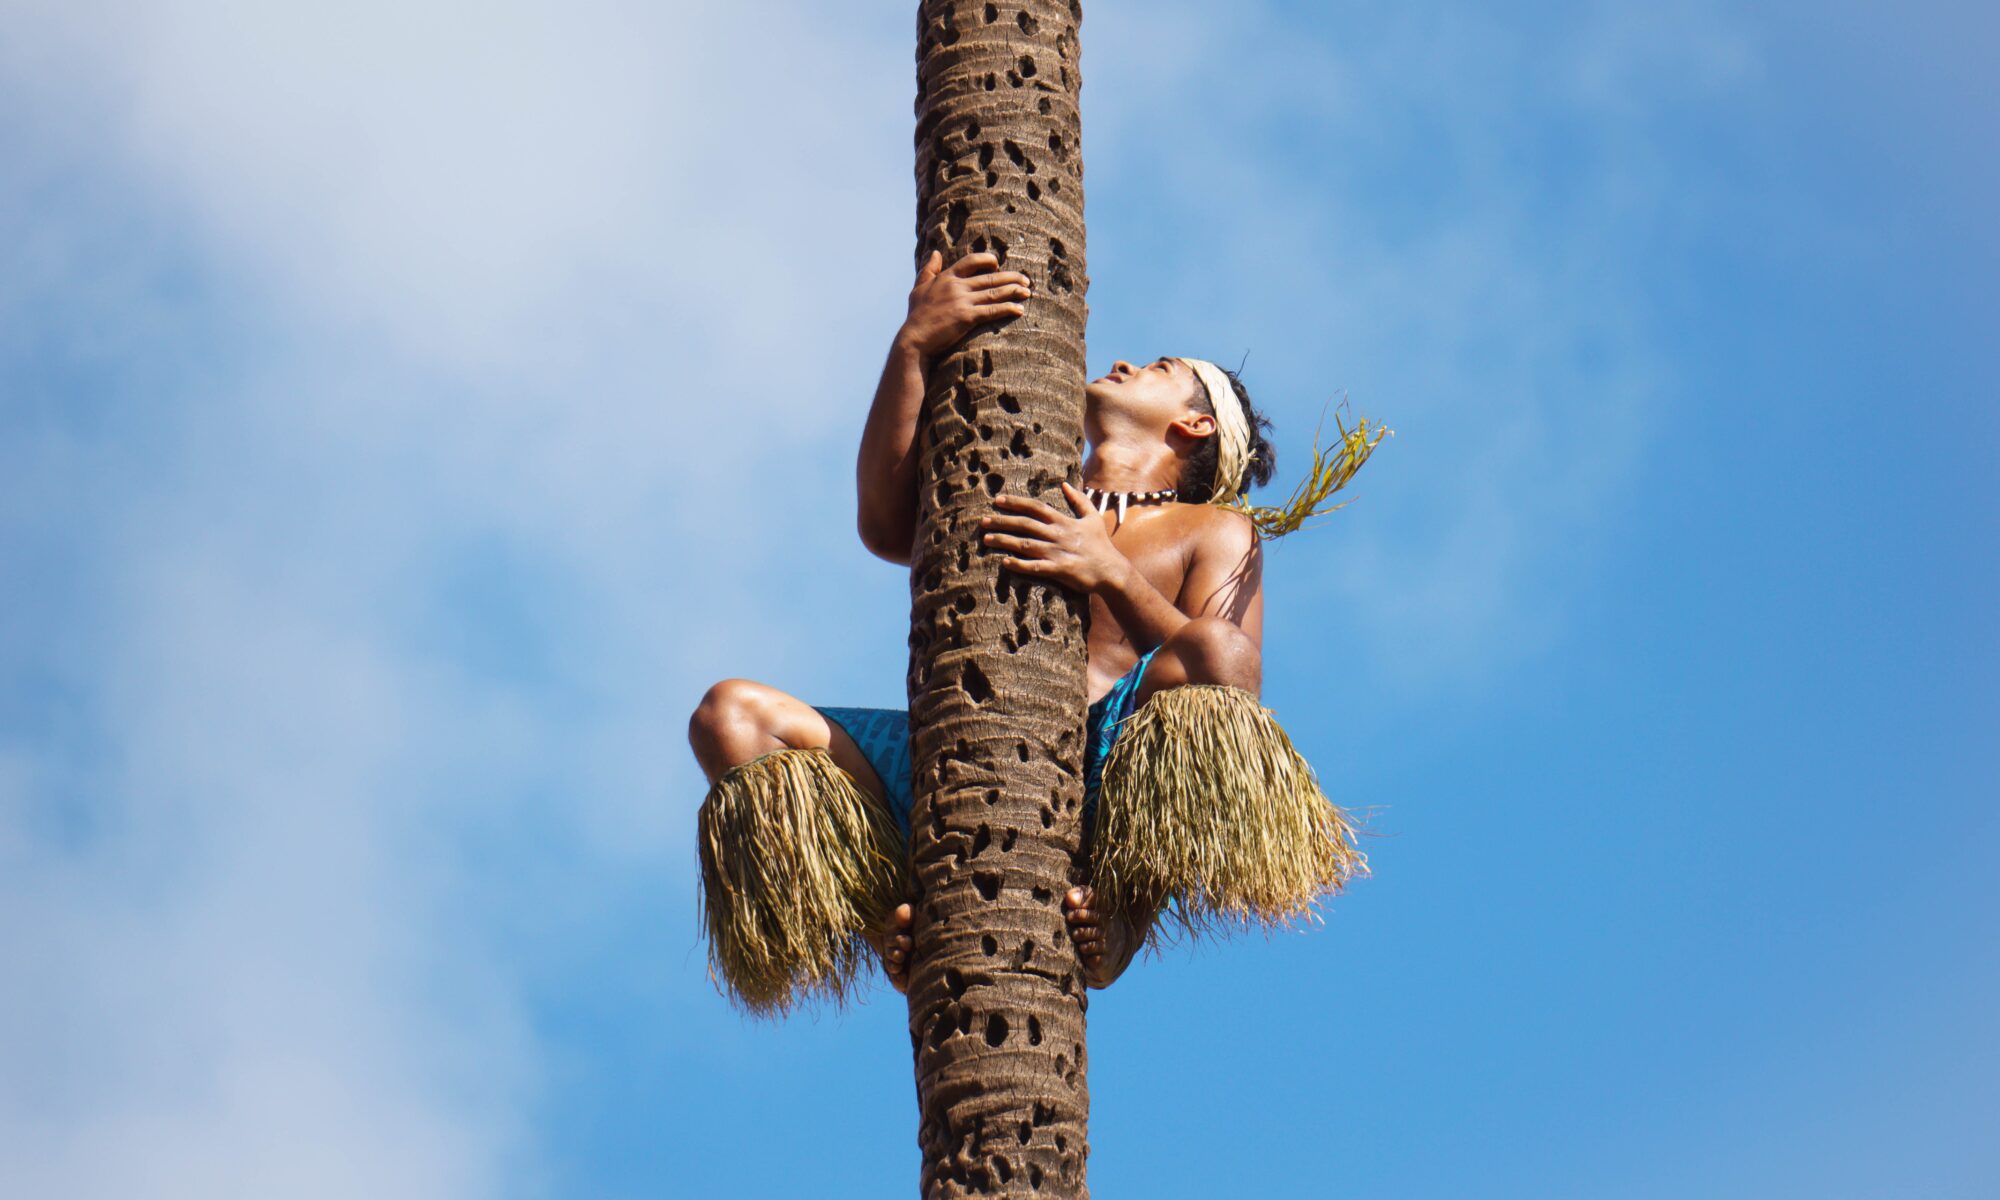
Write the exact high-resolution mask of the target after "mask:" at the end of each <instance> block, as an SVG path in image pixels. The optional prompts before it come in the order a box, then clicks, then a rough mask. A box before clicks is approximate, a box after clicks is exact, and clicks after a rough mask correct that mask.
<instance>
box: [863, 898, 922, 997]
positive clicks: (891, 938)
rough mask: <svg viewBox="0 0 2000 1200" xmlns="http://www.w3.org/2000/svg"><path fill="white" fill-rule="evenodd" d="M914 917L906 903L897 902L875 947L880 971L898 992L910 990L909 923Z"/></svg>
mask: <svg viewBox="0 0 2000 1200" xmlns="http://www.w3.org/2000/svg"><path fill="white" fill-rule="evenodd" d="M915 918H916V913H914V912H913V911H911V909H910V906H909V905H907V904H898V905H897V906H896V911H895V912H892V913H890V914H889V924H888V926H887V927H886V928H884V929H883V930H882V933H881V935H880V938H879V940H877V939H870V940H872V941H874V942H875V949H877V950H878V951H880V952H881V954H882V972H883V973H884V974H886V975H887V976H888V977H889V984H890V986H892V987H894V988H895V989H896V990H897V991H899V992H907V991H909V990H910V948H911V947H912V946H913V945H915V943H914V942H912V941H911V940H910V923H911V921H913V920H914V919H915Z"/></svg>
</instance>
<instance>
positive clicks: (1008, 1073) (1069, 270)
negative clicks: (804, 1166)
mask: <svg viewBox="0 0 2000 1200" xmlns="http://www.w3.org/2000/svg"><path fill="white" fill-rule="evenodd" d="M1081 18H1082V11H1081V6H1080V4H1079V3H1075V2H1063V0H1008V2H1007V3H1004V4H1000V3H985V2H984V0H923V2H922V3H921V5H920V10H919V15H918V49H917V131H916V156H917V208H918V231H917V232H918V237H917V241H918V247H917V261H918V262H919V263H921V262H922V261H924V259H925V258H926V257H927V256H928V255H929V254H930V253H931V251H933V250H941V251H943V253H944V257H945V261H946V262H947V263H949V262H952V261H955V260H956V259H957V257H958V256H959V255H961V254H964V253H969V252H978V251H986V252H989V253H992V254H994V255H996V256H997V257H998V258H999V259H1000V260H1001V262H1002V264H1003V265H1004V266H1005V267H1006V268H1007V269H1010V270H1017V271H1021V272H1023V273H1024V274H1026V275H1027V276H1028V277H1029V278H1030V280H1032V281H1033V284H1034V296H1033V298H1032V299H1031V300H1029V301H1028V302H1027V312H1026V315H1024V316H1022V317H1019V318H1016V319H1014V320H1011V321H1008V322H1005V323H1003V324H1002V325H999V326H996V327H989V328H986V329H982V330H979V331H977V332H975V333H974V334H973V335H972V336H971V337H969V338H968V339H967V340H966V341H965V342H964V343H962V344H961V345H960V346H959V347H958V348H957V349H956V350H954V351H953V352H952V353H950V354H949V355H947V356H946V357H944V358H943V359H942V360H941V361H940V362H938V363H937V364H935V365H934V366H933V368H932V371H931V375H930V389H929V392H928V394H927V395H926V397H925V401H924V413H923V417H922V420H921V421H920V423H919V429H918V435H917V443H916V452H917V453H918V454H919V455H920V464H919V469H918V488H919V499H918V521H917V531H916V545H915V547H914V553H913V556H912V560H911V569H910V593H911V620H910V669H909V680H908V683H909V696H910V716H911V752H912V758H913V762H914V771H915V798H916V809H915V815H914V818H913V822H912V824H913V829H912V839H911V845H912V855H913V859H914V864H915V869H916V875H917V880H918V887H919V892H920V899H919V902H918V904H917V908H916V922H915V931H914V933H915V953H914V955H913V959H914V963H913V968H912V973H911V979H910V989H909V1001H910V1038H911V1043H912V1046H913V1048H914V1051H915V1055H916V1075H917V1096H918V1102H919V1104H920V1107H921V1122H920V1125H919V1129H918V1135H917V1140H918V1144H919V1146H920V1148H921V1150H922V1156H923V1178H922V1194H923V1195H924V1196H925V1197H926V1198H936V1197H956V1196H1016V1195H1018V1196H1036V1197H1078V1196H1085V1195H1087V1194H1088V1188H1087V1185H1086V1183H1085V1174H1084V1161H1085V1158H1086V1156H1087V1155H1088V1153H1089V1147H1088V1144H1087V1142H1086V1141H1085V1133H1086V1125H1087V1119H1088V1115H1089V1088H1088V1084H1087V1081H1086V1078H1085V1053H1084V1008H1085V1004H1086V1000H1085V993H1084V982H1083V976H1082V973H1081V969H1080V967H1079V965H1078V962H1077V958H1076V953H1075V950H1074V948H1073V946H1072V945H1071V943H1070V941H1069V938H1068V935H1067V933H1066V930H1065V925H1064V920H1063V912H1062V897H1063V893H1064V891H1065V889H1066V888H1067V887H1069V886H1070V884H1071V883H1072V881H1073V880H1076V879H1080V878H1081V876H1080V874H1079V873H1078V850H1079V839H1080V834H1081V820H1080V813H1081V810H1082V807H1083V737H1084V720H1085V710H1086V708H1087V703H1086V701H1087V684H1086V680H1085V665H1086V660H1085V649H1084V633H1085V627H1084V626H1085V621H1086V620H1087V618H1088V615H1089V606H1088V603H1087V600H1086V598H1084V597H1082V596H1079V595H1076V594H1074V593H1071V592H1068V591H1066V590H1065V589H1061V588H1057V587H1051V586H1048V585H1046V584H1042V583H1037V582H1035V581H1032V580H1030V579H1028V578H1026V577H1025V576H1018V575H1014V574H1013V573H1011V572H1005V571H1002V570H1000V569H998V568H997V567H996V566H994V565H993V564H992V563H991V561H990V560H989V559H988V558H987V557H986V556H985V555H984V554H982V553H981V552H980V548H979V544H978V530H977V528H976V526H977V522H978V520H979V518H980V517H982V516H984V515H986V514H987V513H989V512H991V511H992V501H993V497H994V496H996V495H999V494H1001V493H1002V492H1007V493H1013V494H1018V495H1028V496H1033V497H1036V498H1038V499H1040V500H1043V501H1044V502H1047V503H1050V504H1053V505H1055V506H1057V507H1058V508H1064V505H1065V501H1064V500H1063V497H1062V493H1061V491H1060V488H1059V484H1060V483H1061V482H1062V481H1063V480H1068V481H1070V482H1072V483H1080V482H1081V480H1082V467H1081V456H1082V452H1083V385H1084V375H1085V373H1084V347H1083V335H1084V322H1085V317H1086V308H1085V304H1084V289H1085V283H1086V280H1085V274H1084V244H1083V164H1082V159H1081V157H1080V155H1079V153H1078V134H1079V130H1080V123H1079V119H1078V110H1077V96H1078V87H1079V83H1080V80H1079V77H1078V73H1077V27H1078V25H1079V23H1080V21H1081ZM1064 511H1067V510H1066V508H1064Z"/></svg>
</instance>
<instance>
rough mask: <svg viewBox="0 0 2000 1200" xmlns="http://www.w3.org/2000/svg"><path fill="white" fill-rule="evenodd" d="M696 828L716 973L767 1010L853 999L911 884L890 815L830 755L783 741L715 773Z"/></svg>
mask: <svg viewBox="0 0 2000 1200" xmlns="http://www.w3.org/2000/svg"><path fill="white" fill-rule="evenodd" d="M699 825H700V830H699V842H700V851H701V882H702V918H703V922H704V924H705V925H706V927H707V931H708V957H709V974H710V977H711V978H713V979H714V980H715V981H716V982H717V985H718V986H720V987H722V988H723V989H724V990H725V991H726V992H727V993H728V994H729V995H730V996H731V997H732V998H733V999H734V1000H735V1001H736V1002H737V1003H738V1004H740V1005H741V1006H742V1007H743V1008H745V1009H747V1010H749V1011H750V1012H752V1013H756V1014H759V1015H778V1014H782V1013H784V1012H786V1011H787V1010H789V1009H790V1008H791V1007H792V1006H793V1005H794V1004H796V1003H798V1002H799V1001H801V1000H805V999H809V998H821V999H827V1000H831V1001H833V1002H835V1003H839V1002H840V1001H842V1000H844V999H845V998H846V996H847V994H848V993H849V991H850V990H851V989H852V987H853V985H854V982H855V980H856V978H857V977H858V976H859V974H860V972H861V968H862V966H863V964H864V963H865V961H866V957H865V956H867V955H868V954H869V948H868V944H867V942H866V941H865V940H864V938H863V934H864V932H867V931H873V930H877V929H880V928H882V927H883V926H884V925H885V924H886V923H887V921H888V918H889V914H890V913H891V912H892V911H894V909H895V907H896V906H897V905H898V904H901V903H902V902H903V901H904V900H906V899H908V898H909V895H910V893H911V891H912V887H911V879H910V870H909V853H908V850H907V848H906V847H905V846H904V843H903V837H902V834H901V833H900V832H899V831H898V830H897V828H896V825H895V822H894V820H893V819H891V817H890V815H889V813H888V812H887V811H886V810H885V809H884V808H883V807H882V806H881V805H880V804H878V803H877V802H876V801H875V799H874V797H872V796H870V795H869V794H868V792H867V791H866V790H864V789H863V788H862V787H861V786H860V784H858V783H856V782H855V779H854V777H853V776H852V775H849V774H848V773H847V772H846V771H845V770H843V769H842V768H841V767H840V765H839V764H837V763H835V762H834V761H833V756H832V755H831V754H829V753H828V752H827V751H825V750H822V749H810V750H793V749H786V750H776V751H773V752H771V753H769V754H766V755H763V756H761V757H759V758H755V759H752V760H751V761H749V762H747V763H742V764H740V765H738V766H734V767H731V768H730V769H729V770H727V771H724V772H723V773H722V774H721V775H720V776H718V777H717V778H716V781H715V785H714V786H713V787H711V788H710V789H709V793H708V797H707V799H705V800H703V801H702V805H701V815H700V822H699Z"/></svg>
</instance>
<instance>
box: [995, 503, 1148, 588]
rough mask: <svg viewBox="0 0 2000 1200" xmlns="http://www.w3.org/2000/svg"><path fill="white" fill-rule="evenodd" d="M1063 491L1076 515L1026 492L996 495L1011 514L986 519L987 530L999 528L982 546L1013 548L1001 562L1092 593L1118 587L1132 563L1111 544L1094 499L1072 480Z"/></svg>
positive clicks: (1015, 568) (1024, 571) (1012, 568)
mask: <svg viewBox="0 0 2000 1200" xmlns="http://www.w3.org/2000/svg"><path fill="white" fill-rule="evenodd" d="M1062 490H1063V495H1064V496H1065V497H1067V498H1068V499H1069V503H1070V507H1071V508H1073V509H1075V510H1076V515H1075V516H1068V515H1066V514H1064V513H1059V512H1057V511H1056V510H1055V509H1053V508H1050V507H1049V506H1048V505H1046V504H1043V503H1042V502H1041V501H1039V500H1030V499H1029V498H1028V497H1026V496H996V497H994V498H993V506H994V507H995V508H1000V509H1004V510H1006V512H1004V513H1003V514H1001V515H997V516H991V517H985V518H983V519H981V520H980V522H979V527H980V528H981V529H982V530H991V531H993V532H988V533H986V534H985V535H984V536H983V537H981V538H980V542H981V544H983V545H984V546H986V547H988V548H989V549H994V550H1005V551H1008V552H1009V553H1007V554H1001V555H996V556H995V557H996V558H998V559H999V560H1000V565H1001V566H1003V567H1007V568H1009V569H1011V570H1015V571H1019V572H1020V573H1021V574H1023V575H1033V576H1035V577H1036V578H1038V579H1050V580H1054V581H1055V582H1057V583H1064V584H1068V585H1069V586H1070V587H1073V588H1076V589H1077V590H1079V591H1082V592H1086V593H1094V592H1098V591H1101V590H1104V589H1106V588H1110V587H1113V586H1115V585H1116V584H1117V582H1118V581H1119V580H1120V579H1121V578H1122V577H1123V576H1124V574H1125V572H1126V571H1127V570H1129V569H1130V567H1131V564H1130V563H1129V562H1127V561H1126V558H1125V555H1124V552H1123V551H1121V550H1119V549H1118V547H1116V546H1114V545H1112V544H1111V534H1110V533H1109V532H1108V531H1107V530H1106V529H1105V528H1104V522H1103V520H1102V519H1100V518H1099V516H1098V513H1097V509H1095V508H1094V507H1092V506H1091V503H1090V498H1089V497H1087V496H1085V495H1084V494H1083V493H1082V492H1080V491H1078V490H1077V489H1075V488H1073V487H1071V486H1070V485H1069V484H1067V483H1065V484H1063V485H1062ZM1016 514H1019V515H1016ZM1001 531H1004V532H1001Z"/></svg>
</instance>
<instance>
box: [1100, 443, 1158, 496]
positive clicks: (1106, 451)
mask: <svg viewBox="0 0 2000 1200" xmlns="http://www.w3.org/2000/svg"><path fill="white" fill-rule="evenodd" d="M1180 481H1181V460H1180V456H1179V455H1177V454H1175V453H1174V452H1173V451H1172V450H1171V449H1170V448H1168V447H1167V446H1165V445H1162V444H1161V443H1159V442H1128V441H1120V440H1119V439H1117V438H1106V439H1104V440H1103V441H1101V442H1099V443H1098V444H1097V445H1095V446H1093V447H1091V451H1090V457H1089V458H1086V459H1084V461H1083V485H1084V486H1085V487H1093V488H1096V489H1098V490H1099V491H1105V492H1152V491H1159V490H1161V489H1163V488H1170V487H1176V486H1178V485H1179V484H1180Z"/></svg>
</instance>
